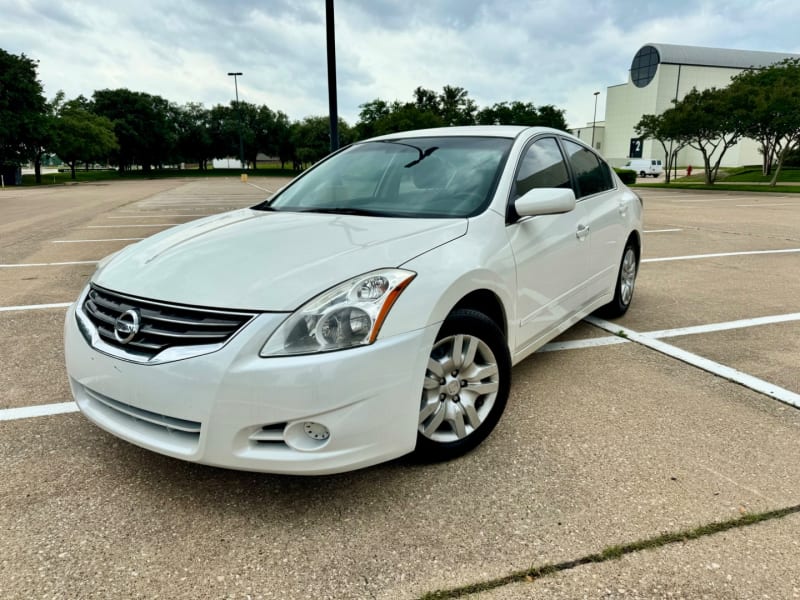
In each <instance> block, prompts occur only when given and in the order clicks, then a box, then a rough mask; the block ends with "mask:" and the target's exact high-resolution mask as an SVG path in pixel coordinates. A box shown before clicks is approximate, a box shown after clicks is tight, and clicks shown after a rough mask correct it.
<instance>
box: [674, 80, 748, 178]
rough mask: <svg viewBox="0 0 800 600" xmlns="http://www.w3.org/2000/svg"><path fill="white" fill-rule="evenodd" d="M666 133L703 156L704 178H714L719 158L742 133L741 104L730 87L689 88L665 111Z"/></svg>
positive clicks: (742, 116)
mask: <svg viewBox="0 0 800 600" xmlns="http://www.w3.org/2000/svg"><path fill="white" fill-rule="evenodd" d="M665 112H667V113H669V115H668V122H669V134H670V137H671V138H672V139H680V140H685V141H686V145H688V146H689V147H691V148H694V149H695V150H698V151H699V152H700V154H701V155H702V157H703V168H704V170H705V182H706V184H707V185H712V184H713V183H714V182H715V181H716V179H717V173H718V172H719V166H720V164H721V163H722V158H723V157H724V156H725V153H726V152H727V151H728V149H729V148H731V147H732V146H734V145H735V144H736V143H737V142H738V141H739V140H740V139H741V138H742V137H743V135H744V123H745V121H744V112H745V109H744V107H742V106H741V104H740V103H739V102H738V101H737V96H735V95H734V94H733V93H732V92H731V90H730V88H724V89H717V88H714V87H712V88H709V89H706V90H703V91H701V92H699V91H697V89H696V88H693V89H692V91H690V92H689V93H688V94H686V96H684V97H683V99H682V100H680V101H678V102H677V103H675V106H674V107H673V108H671V109H668V111H665Z"/></svg>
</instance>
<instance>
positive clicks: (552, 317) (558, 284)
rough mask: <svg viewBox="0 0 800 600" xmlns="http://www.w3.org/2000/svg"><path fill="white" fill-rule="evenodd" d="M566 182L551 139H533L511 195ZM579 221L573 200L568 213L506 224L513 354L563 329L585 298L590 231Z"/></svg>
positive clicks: (581, 212) (581, 216)
mask: <svg viewBox="0 0 800 600" xmlns="http://www.w3.org/2000/svg"><path fill="white" fill-rule="evenodd" d="M571 187H572V184H571V181H570V176H569V171H568V170H567V166H566V163H565V161H564V156H563V154H562V153H561V149H560V147H559V144H558V142H557V141H556V139H555V138H553V137H545V138H539V139H537V140H535V141H534V142H533V143H532V144H531V145H530V146H529V147H528V148H527V150H526V151H525V153H524V155H523V158H522V161H521V162H520V165H519V168H518V170H517V175H516V180H515V191H514V194H515V195H514V198H517V197H519V196H522V195H523V194H524V193H525V192H527V191H528V190H530V189H533V188H571ZM511 210H512V212H513V208H512V209H511ZM511 217H512V219H516V214H513V215H511ZM584 220H585V215H584V206H583V204H582V203H580V202H578V203H577V204H576V206H575V209H574V210H572V211H570V212H567V213H562V214H555V215H539V216H535V217H523V218H521V219H516V220H515V222H512V223H511V224H509V225H508V227H507V235H508V240H509V244H510V245H511V249H512V251H513V253H514V260H515V263H516V272H517V295H516V301H517V303H516V319H515V322H516V323H517V324H518V331H517V336H516V348H515V353H520V352H525V351H526V349H528V348H530V347H531V346H534V345H536V344H537V343H539V342H540V341H541V340H542V339H543V338H547V339H549V338H550V337H552V336H553V332H554V331H560V330H564V329H566V328H567V327H568V326H569V325H571V324H572V322H571V321H570V317H572V316H573V315H574V314H575V313H576V312H577V311H578V310H580V308H581V307H583V306H584V304H585V303H586V293H587V292H586V280H587V278H588V276H589V252H588V250H587V244H588V243H589V241H588V233H589V230H588V228H587V227H586V224H585V223H584Z"/></svg>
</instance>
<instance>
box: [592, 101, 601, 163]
mask: <svg viewBox="0 0 800 600" xmlns="http://www.w3.org/2000/svg"><path fill="white" fill-rule="evenodd" d="M599 95H600V92H595V93H594V115H593V116H592V149H594V124H595V123H597V97H598V96H599Z"/></svg>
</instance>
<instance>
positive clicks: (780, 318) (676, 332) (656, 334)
mask: <svg viewBox="0 0 800 600" xmlns="http://www.w3.org/2000/svg"><path fill="white" fill-rule="evenodd" d="M788 321H800V313H789V314H786V315H773V316H769V317H757V318H755V319H740V320H738V321H725V322H724V323H711V324H710V325H695V326H693V327H678V328H676V329H662V330H660V331H647V332H645V333H643V334H642V335H646V336H647V337H650V338H670V337H678V336H681V335H694V334H697V333H711V332H713V331H727V330H729V329H743V328H745V327H756V326H758V325H772V324H773V323H786V322H788Z"/></svg>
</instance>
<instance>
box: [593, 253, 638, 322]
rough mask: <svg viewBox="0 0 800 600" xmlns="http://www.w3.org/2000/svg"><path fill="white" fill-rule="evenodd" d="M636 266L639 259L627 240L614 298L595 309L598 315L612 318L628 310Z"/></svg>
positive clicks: (631, 297)
mask: <svg viewBox="0 0 800 600" xmlns="http://www.w3.org/2000/svg"><path fill="white" fill-rule="evenodd" d="M638 266H639V260H638V252H637V249H636V246H635V245H634V243H633V242H632V241H630V240H628V243H627V244H625V251H624V252H623V253H622V261H621V262H620V266H619V273H618V274H617V285H616V287H615V288H614V299H613V300H612V301H611V302H609V303H608V304H606V305H605V306H603V307H601V308H600V309H599V310H598V311H597V313H598V314H599V315H602V316H604V317H609V318H614V317H621V316H622V315H624V314H625V313H626V312H628V308H629V307H630V305H631V300H633V288H634V286H635V284H636V274H637V271H638Z"/></svg>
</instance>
